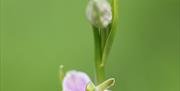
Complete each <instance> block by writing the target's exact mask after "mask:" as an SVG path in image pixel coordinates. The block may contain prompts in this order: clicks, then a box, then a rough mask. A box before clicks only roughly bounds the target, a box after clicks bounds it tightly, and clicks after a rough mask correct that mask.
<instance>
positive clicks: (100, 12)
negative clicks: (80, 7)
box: [86, 0, 112, 28]
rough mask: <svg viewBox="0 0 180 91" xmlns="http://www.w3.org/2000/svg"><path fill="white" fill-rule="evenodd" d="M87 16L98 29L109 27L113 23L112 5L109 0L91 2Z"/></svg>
mask: <svg viewBox="0 0 180 91" xmlns="http://www.w3.org/2000/svg"><path fill="white" fill-rule="evenodd" d="M86 16H87V19H88V20H89V22H90V23H91V24H92V25H94V26H96V27H103V28H105V27H107V26H108V24H110V23H111V21H112V10H111V5H110V4H109V2H108V1H107V0H89V2H88V5H87V9H86Z"/></svg>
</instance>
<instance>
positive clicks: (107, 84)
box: [96, 78, 115, 91]
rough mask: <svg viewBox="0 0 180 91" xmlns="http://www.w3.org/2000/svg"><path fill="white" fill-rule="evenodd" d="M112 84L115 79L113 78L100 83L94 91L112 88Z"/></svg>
mask: <svg viewBox="0 0 180 91" xmlns="http://www.w3.org/2000/svg"><path fill="white" fill-rule="evenodd" d="M114 83H115V79H114V78H110V79H108V80H106V81H104V82H102V83H101V84H99V85H98V86H97V87H96V90H97V91H104V90H106V89H108V88H110V87H112V86H114Z"/></svg>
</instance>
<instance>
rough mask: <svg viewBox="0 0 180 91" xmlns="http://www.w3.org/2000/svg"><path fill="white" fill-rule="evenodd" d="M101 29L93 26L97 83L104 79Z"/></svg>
mask: <svg viewBox="0 0 180 91" xmlns="http://www.w3.org/2000/svg"><path fill="white" fill-rule="evenodd" d="M99 32H100V30H99V28H97V27H93V33H94V42H95V77H96V85H98V84H100V83H101V82H103V81H104V65H101V63H102V48H101V47H102V46H101V36H100V33H99Z"/></svg>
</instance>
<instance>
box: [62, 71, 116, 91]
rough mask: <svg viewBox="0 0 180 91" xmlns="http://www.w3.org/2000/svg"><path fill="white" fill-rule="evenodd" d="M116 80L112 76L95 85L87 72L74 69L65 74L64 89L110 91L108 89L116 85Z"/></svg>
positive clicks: (67, 90)
mask: <svg viewBox="0 0 180 91" xmlns="http://www.w3.org/2000/svg"><path fill="white" fill-rule="evenodd" d="M114 81H115V80H114V79H113V78H111V79H108V80H106V81H104V82H103V83H101V84H100V85H98V86H95V85H94V84H93V83H92V81H91V80H90V78H89V77H88V75H87V74H86V73H84V72H80V71H76V70H72V71H69V72H67V73H66V75H65V76H64V79H63V81H62V89H63V90H62V91H108V90H106V89H107V88H109V87H111V86H112V85H114Z"/></svg>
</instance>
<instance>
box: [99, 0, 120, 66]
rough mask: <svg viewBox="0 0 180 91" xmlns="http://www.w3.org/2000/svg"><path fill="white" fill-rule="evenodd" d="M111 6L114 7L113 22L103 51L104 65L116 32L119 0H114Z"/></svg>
mask: <svg viewBox="0 0 180 91" xmlns="http://www.w3.org/2000/svg"><path fill="white" fill-rule="evenodd" d="M111 7H112V23H111V24H110V31H109V33H108V36H107V39H106V41H105V45H104V49H103V53H102V66H103V65H104V64H105V61H106V60H107V57H108V55H109V52H110V49H111V46H112V43H113V40H114V36H115V33H116V23H117V0H112V3H111Z"/></svg>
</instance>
